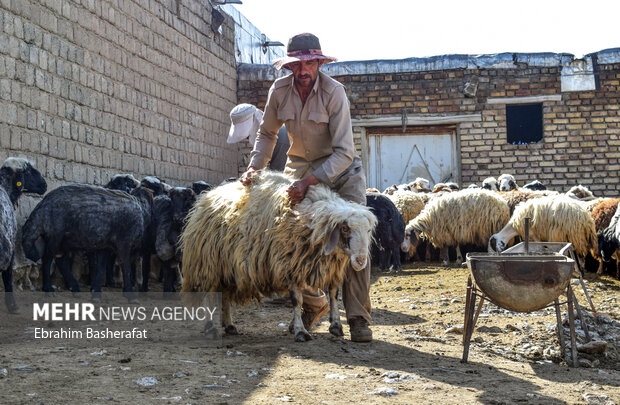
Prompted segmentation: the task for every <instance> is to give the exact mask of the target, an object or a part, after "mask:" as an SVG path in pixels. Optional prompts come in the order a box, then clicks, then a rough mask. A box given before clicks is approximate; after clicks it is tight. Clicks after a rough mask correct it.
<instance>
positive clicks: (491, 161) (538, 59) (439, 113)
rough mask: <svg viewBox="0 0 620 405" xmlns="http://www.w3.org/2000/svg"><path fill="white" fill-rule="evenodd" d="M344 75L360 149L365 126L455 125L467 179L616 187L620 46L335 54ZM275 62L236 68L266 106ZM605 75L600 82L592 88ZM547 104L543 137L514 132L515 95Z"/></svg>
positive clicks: (606, 192)
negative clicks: (401, 55) (584, 51)
mask: <svg viewBox="0 0 620 405" xmlns="http://www.w3.org/2000/svg"><path fill="white" fill-rule="evenodd" d="M322 69H323V71H325V72H326V73H328V74H330V75H331V76H332V77H335V78H336V79H337V80H339V81H340V82H342V83H344V85H345V86H346V88H347V94H348V97H349V100H350V102H351V116H352V118H353V121H354V130H355V134H356V135H357V143H358V147H359V149H360V154H361V155H362V156H364V155H365V153H364V152H365V151H364V150H363V147H362V146H363V145H364V144H365V143H364V137H365V129H366V128H368V127H370V126H381V125H386V126H390V125H400V124H394V122H397V123H400V121H401V116H402V113H403V109H405V113H406V116H407V123H408V124H407V125H408V126H412V125H440V124H442V123H451V124H456V126H457V135H458V138H459V147H460V152H461V182H462V185H464V186H467V185H469V184H471V183H478V184H479V183H481V182H482V180H483V179H484V178H486V177H488V176H499V175H500V174H501V173H512V174H514V175H515V177H516V179H517V181H518V182H519V183H520V184H524V183H525V182H529V181H530V180H532V179H535V178H537V179H539V180H540V181H542V182H543V183H545V184H547V185H549V186H550V187H552V188H554V189H557V190H564V189H567V188H570V187H571V186H573V185H575V184H583V185H586V186H588V187H590V188H591V190H592V191H593V192H594V194H595V195H602V196H617V195H618V188H617V187H618V186H617V185H618V184H619V183H620V160H619V159H620V149H619V147H620V128H619V124H620V116H619V114H618V112H619V110H620V104H619V94H620V49H610V50H604V51H599V52H596V53H594V54H592V55H590V56H588V57H586V58H585V59H584V60H575V59H574V57H573V56H572V55H568V54H553V53H545V54H509V53H506V54H499V55H481V56H469V55H443V56H436V57H431V58H414V59H404V60H394V61H389V60H388V61H363V62H342V63H330V64H328V65H325V66H323V67H322ZM281 74H282V73H281V72H276V71H275V70H274V69H273V68H272V67H271V66H267V65H263V66H256V65H242V66H240V67H239V69H238V77H239V78H238V88H239V89H238V94H239V100H240V102H241V101H245V102H251V103H255V104H257V105H264V103H265V101H266V95H267V91H268V89H269V86H270V84H271V82H272V81H273V80H274V79H275V78H276V76H279V75H281ZM596 82H598V87H592V85H593V84H596ZM532 102H540V103H542V104H543V140H542V141H540V142H538V143H533V144H528V145H511V144H508V143H507V141H506V113H505V111H506V110H505V108H506V105H507V104H512V103H532Z"/></svg>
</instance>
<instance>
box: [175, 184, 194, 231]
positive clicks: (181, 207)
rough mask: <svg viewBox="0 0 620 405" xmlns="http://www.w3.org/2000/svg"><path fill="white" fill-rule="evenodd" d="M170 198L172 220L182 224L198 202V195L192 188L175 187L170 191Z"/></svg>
mask: <svg viewBox="0 0 620 405" xmlns="http://www.w3.org/2000/svg"><path fill="white" fill-rule="evenodd" d="M169 197H170V201H171V203H172V220H173V221H174V222H175V223H177V224H182V223H183V221H184V220H185V217H186V216H187V213H188V212H189V210H190V209H191V208H192V206H193V205H194V203H195V202H196V194H195V193H194V191H193V190H192V189H191V188H185V187H175V188H173V189H172V190H170V193H169Z"/></svg>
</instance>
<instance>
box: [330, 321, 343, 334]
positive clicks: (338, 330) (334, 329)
mask: <svg viewBox="0 0 620 405" xmlns="http://www.w3.org/2000/svg"><path fill="white" fill-rule="evenodd" d="M329 333H331V334H332V335H334V336H337V337H341V336H344V332H343V331H342V324H341V323H340V322H335V323H332V324H331V325H330V326H329Z"/></svg>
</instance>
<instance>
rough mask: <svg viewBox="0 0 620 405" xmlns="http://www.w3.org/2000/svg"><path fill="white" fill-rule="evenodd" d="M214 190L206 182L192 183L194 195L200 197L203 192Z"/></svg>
mask: <svg viewBox="0 0 620 405" xmlns="http://www.w3.org/2000/svg"><path fill="white" fill-rule="evenodd" d="M212 188H213V186H212V185H211V184H209V183H207V182H204V181H202V180H201V181H195V182H193V183H192V190H194V193H196V195H197V196H198V195H200V193H202V192H203V191H209V190H211V189H212Z"/></svg>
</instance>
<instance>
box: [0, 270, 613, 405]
mask: <svg viewBox="0 0 620 405" xmlns="http://www.w3.org/2000/svg"><path fill="white" fill-rule="evenodd" d="M467 274H468V273H467V270H466V269H462V268H457V267H450V268H447V267H441V266H439V265H438V264H436V263H435V264H405V265H404V266H403V270H401V271H398V272H391V273H379V272H378V270H376V269H373V284H372V287H371V297H372V304H373V307H374V312H373V321H374V325H373V326H372V329H373V333H374V341H373V342H372V343H352V342H351V341H350V340H349V335H348V326H347V325H345V326H344V329H345V337H344V338H342V339H341V338H335V337H332V336H331V335H330V334H329V333H328V330H327V329H328V326H329V325H328V322H327V319H326V317H325V318H324V322H322V323H321V324H320V325H319V326H318V327H317V328H315V329H314V330H313V331H312V332H311V334H312V337H313V340H311V341H309V342H306V343H296V342H294V340H293V337H292V336H291V335H290V334H289V333H288V331H287V328H286V326H287V324H288V322H289V320H290V318H291V316H292V310H291V309H290V308H287V307H285V306H284V305H282V304H274V303H269V302H265V303H263V304H256V305H250V306H245V307H241V308H237V310H236V313H235V319H236V321H237V327H238V330H239V332H240V335H238V336H225V337H223V339H222V341H221V344H219V345H217V346H215V347H211V346H209V345H208V344H205V342H204V335H201V330H202V326H203V325H201V324H199V323H194V324H192V325H191V326H190V327H188V328H187V329H183V330H178V331H175V334H174V337H171V338H170V339H156V340H147V341H145V342H139V341H135V340H120V341H115V342H112V343H110V342H109V341H105V342H104V343H98V342H94V343H92V344H90V343H89V344H69V345H67V344H63V345H60V344H58V343H55V342H54V341H53V340H52V341H43V342H41V341H32V340H30V341H24V342H9V343H6V342H4V343H1V346H0V347H1V349H0V404H21V403H23V404H64V403H80V404H87V403H88V404H109V403H140V404H146V403H148V404H168V403H170V404H176V403H179V404H206V403H209V404H213V403H218V404H239V403H247V404H278V403H282V402H291V403H300V404H317V403H324V404H344V403H410V404H418V403H422V404H427V403H428V404H430V403H485V404H513V403H516V402H525V403H541V404H564V403H568V404H582V403H591V404H614V403H615V404H618V403H620V309H619V302H618V301H619V296H618V291H619V290H620V282H619V281H618V280H614V279H612V278H611V277H608V276H603V277H602V278H600V279H597V280H590V281H587V286H588V289H589V291H590V293H591V295H592V298H593V301H594V305H595V306H596V309H597V311H598V312H599V313H600V315H598V316H597V317H593V316H592V315H591V314H589V313H588V314H587V315H586V319H587V323H588V325H589V326H590V332H591V333H592V334H593V335H594V337H595V338H597V339H599V340H601V339H604V340H606V341H607V347H606V349H605V350H604V352H602V353H594V354H589V353H580V354H579V359H580V360H581V362H582V367H579V368H572V367H568V365H567V364H566V362H565V361H564V360H563V359H562V356H561V354H560V352H559V342H558V340H557V335H556V332H555V325H556V320H555V312H554V311H553V310H552V309H544V310H541V311H537V312H535V313H531V314H523V313H513V312H509V311H506V310H503V309H500V308H498V307H496V306H495V305H493V304H488V303H487V304H485V306H484V307H483V310H482V312H481V315H480V318H479V320H478V323H477V325H476V328H477V329H476V331H475V332H474V334H473V340H474V341H473V342H472V344H471V349H470V354H469V362H468V363H467V364H463V363H461V362H460V360H461V356H462V352H463V345H462V333H461V332H460V331H461V329H460V328H459V326H461V327H462V324H463V316H464V305H465V287H466V280H467ZM574 287H575V291H576V293H577V296H578V298H579V299H580V303H581V304H584V303H585V302H586V301H585V298H584V296H583V292H582V290H581V287H579V286H577V285H575V286H574ZM563 314H564V318H566V317H567V315H566V306H563ZM341 315H342V317H343V319H344V311H343V310H341ZM478 328H480V329H478ZM566 333H568V329H567V328H566ZM578 334H583V332H581V329H579V328H578ZM171 336H172V335H171ZM566 336H567V337H568V334H567V335H566Z"/></svg>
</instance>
